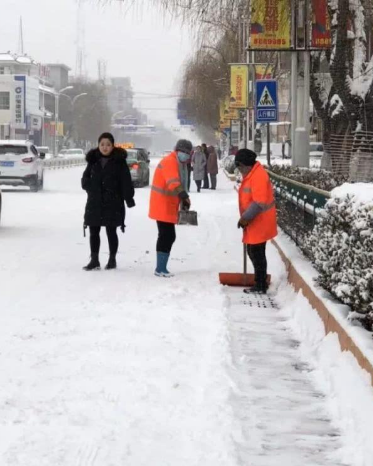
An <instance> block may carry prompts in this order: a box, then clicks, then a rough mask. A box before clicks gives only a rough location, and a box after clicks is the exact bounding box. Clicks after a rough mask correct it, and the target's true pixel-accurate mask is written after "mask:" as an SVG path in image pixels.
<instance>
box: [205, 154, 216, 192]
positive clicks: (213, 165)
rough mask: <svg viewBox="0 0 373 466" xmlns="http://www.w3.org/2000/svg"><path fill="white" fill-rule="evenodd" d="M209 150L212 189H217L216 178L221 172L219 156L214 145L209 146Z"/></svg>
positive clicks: (208, 170) (208, 169) (209, 171)
mask: <svg viewBox="0 0 373 466" xmlns="http://www.w3.org/2000/svg"><path fill="white" fill-rule="evenodd" d="M207 152H208V154H209V158H208V160H207V173H208V175H209V176H210V180H211V188H210V189H216V179H217V175H218V173H219V167H218V156H217V154H216V151H215V148H214V147H213V146H209V147H208V149H207Z"/></svg>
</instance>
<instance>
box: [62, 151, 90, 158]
mask: <svg viewBox="0 0 373 466" xmlns="http://www.w3.org/2000/svg"><path fill="white" fill-rule="evenodd" d="M64 158H65V159H75V158H77V159H84V158H85V154H84V150H83V149H67V151H66V152H65V154H64Z"/></svg>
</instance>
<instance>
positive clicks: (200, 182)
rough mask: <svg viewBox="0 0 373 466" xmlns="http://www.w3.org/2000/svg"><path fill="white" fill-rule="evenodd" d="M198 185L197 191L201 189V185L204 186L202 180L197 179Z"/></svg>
mask: <svg viewBox="0 0 373 466" xmlns="http://www.w3.org/2000/svg"><path fill="white" fill-rule="evenodd" d="M195 182H196V185H197V191H198V192H200V191H201V186H202V180H195Z"/></svg>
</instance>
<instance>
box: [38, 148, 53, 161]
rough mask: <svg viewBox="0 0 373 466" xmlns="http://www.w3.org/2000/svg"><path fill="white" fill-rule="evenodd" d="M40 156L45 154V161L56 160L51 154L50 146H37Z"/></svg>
mask: <svg viewBox="0 0 373 466" xmlns="http://www.w3.org/2000/svg"><path fill="white" fill-rule="evenodd" d="M36 148H37V150H38V152H39V154H40V153H41V152H42V153H43V154H45V159H46V160H50V159H53V158H54V155H53V154H52V153H51V151H50V150H49V147H48V146H36Z"/></svg>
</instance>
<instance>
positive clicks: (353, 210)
mask: <svg viewBox="0 0 373 466" xmlns="http://www.w3.org/2000/svg"><path fill="white" fill-rule="evenodd" d="M332 196H333V197H332V198H331V199H330V201H328V203H327V204H326V206H325V212H324V213H323V215H321V216H320V217H319V219H318V221H317V224H316V226H315V228H314V230H313V231H312V233H311V234H310V235H309V236H308V237H307V238H306V239H305V251H306V253H307V255H309V256H310V257H311V259H312V260H313V262H314V264H315V267H316V269H317V270H318V272H319V273H320V275H319V277H318V282H319V283H320V284H321V285H322V286H323V287H324V288H325V289H327V290H328V291H330V292H331V293H332V294H333V295H334V296H336V297H337V298H338V299H339V300H341V301H342V302H343V303H345V304H348V305H349V306H350V307H351V309H352V311H353V312H352V313H351V315H350V317H351V318H357V319H358V320H359V321H361V322H362V323H363V325H364V326H365V327H366V328H367V329H368V330H373V268H372V264H373V186H372V185H369V184H363V183H360V184H357V185H355V186H353V185H348V184H346V185H344V186H342V187H340V188H337V189H335V190H334V191H333V192H332Z"/></svg>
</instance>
